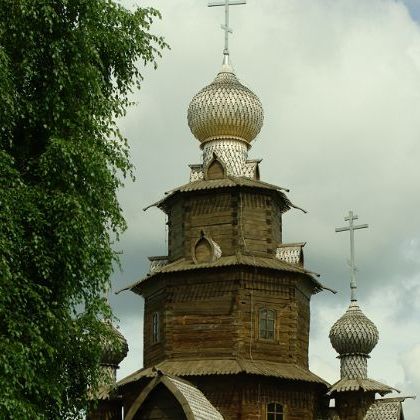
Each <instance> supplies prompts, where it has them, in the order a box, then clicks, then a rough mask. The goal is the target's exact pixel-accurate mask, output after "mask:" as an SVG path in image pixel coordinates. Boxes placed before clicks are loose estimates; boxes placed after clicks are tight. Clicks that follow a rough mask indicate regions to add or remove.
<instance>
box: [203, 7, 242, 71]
mask: <svg viewBox="0 0 420 420" xmlns="http://www.w3.org/2000/svg"><path fill="white" fill-rule="evenodd" d="M241 4H246V0H224V1H211V2H209V4H208V7H215V6H224V7H225V24H224V25H221V28H222V29H223V30H224V31H225V49H224V50H223V55H224V56H225V60H224V61H225V62H227V60H228V58H229V34H230V33H233V31H232V29H231V28H229V6H238V5H241ZM226 64H227V63H226Z"/></svg>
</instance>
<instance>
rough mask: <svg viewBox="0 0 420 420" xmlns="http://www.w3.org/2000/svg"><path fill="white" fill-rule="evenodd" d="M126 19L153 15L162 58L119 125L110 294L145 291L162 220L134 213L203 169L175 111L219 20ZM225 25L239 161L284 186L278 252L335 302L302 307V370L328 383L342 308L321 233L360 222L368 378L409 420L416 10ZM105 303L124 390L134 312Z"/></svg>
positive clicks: (331, 12) (192, 10)
mask: <svg viewBox="0 0 420 420" xmlns="http://www.w3.org/2000/svg"><path fill="white" fill-rule="evenodd" d="M123 3H124V4H125V5H126V6H127V7H133V6H134V5H135V4H136V3H135V2H134V1H131V0H126V1H124V2H123ZM140 5H141V6H153V7H156V8H158V9H159V10H160V11H161V12H162V17H163V19H162V21H160V22H156V24H154V25H153V27H152V31H154V32H155V33H158V34H161V35H164V36H165V38H166V40H167V41H168V43H169V44H170V45H171V50H170V51H165V52H164V53H163V57H162V59H160V60H159V61H158V69H157V70H153V69H152V68H146V69H144V71H143V75H144V78H145V79H144V82H143V85H142V89H141V91H140V92H135V93H134V95H133V100H134V101H135V102H136V105H135V106H133V107H132V108H131V109H130V111H129V113H128V114H127V116H126V117H125V118H124V119H122V120H121V121H119V125H120V127H121V129H122V131H123V133H124V134H125V135H126V137H127V138H128V141H129V144H130V147H131V158H132V161H133V163H134V165H135V166H136V181H135V182H131V181H127V183H126V186H125V188H124V189H123V190H122V191H120V194H119V197H120V202H121V206H122V208H123V210H124V214H125V217H126V219H127V222H128V229H127V231H126V233H125V234H124V235H123V236H122V238H121V241H120V243H119V244H118V245H117V246H116V249H117V250H118V251H121V252H122V255H121V262H122V271H119V270H116V271H115V274H114V276H113V284H114V286H113V288H114V290H118V289H121V288H123V287H125V286H126V285H128V284H131V283H133V282H134V281H136V280H138V279H140V278H142V277H144V276H145V274H146V273H147V271H148V260H147V257H148V256H153V255H166V247H167V242H166V234H167V232H166V231H165V216H164V214H163V213H161V212H160V211H159V210H158V209H156V208H151V209H149V210H148V211H147V212H143V211H142V209H143V208H144V207H146V206H147V205H149V204H151V203H153V202H155V201H157V200H159V199H160V198H161V197H162V196H163V194H164V192H165V191H168V190H170V189H172V188H175V187H177V186H179V185H182V184H184V183H186V182H188V176H189V168H188V166H187V165H188V164H190V163H200V162H201V151H200V148H199V144H198V141H197V140H195V139H194V137H193V135H192V134H191V133H190V131H189V128H188V125H187V120H186V115H187V108H188V104H189V102H190V100H191V99H192V97H193V95H194V94H195V93H196V92H198V91H199V90H200V89H201V88H202V87H204V86H205V85H207V84H208V83H210V82H211V81H212V80H213V79H214V77H215V76H216V74H217V72H218V70H219V68H220V65H221V61H222V50H223V32H222V31H221V29H220V24H221V23H222V21H223V9H222V8H207V1H206V0H183V1H177V2H174V1H172V0H149V1H143V2H141V3H140ZM230 24H231V26H232V28H233V35H232V37H231V41H230V42H231V43H230V49H231V58H232V62H233V66H234V68H235V72H236V75H237V76H238V78H239V79H240V80H241V82H242V83H244V84H245V85H246V86H248V87H249V88H251V89H252V90H253V91H254V92H255V93H256V94H257V95H258V96H259V98H260V100H261V102H262V104H263V107H264V112H265V120H264V126H263V128H262V130H261V133H260V135H259V136H258V138H257V139H256V140H255V141H254V142H253V147H252V149H251V150H250V153H249V157H250V158H263V162H262V163H261V166H260V169H261V179H262V180H263V181H266V182H269V183H273V184H276V185H280V186H283V187H287V188H289V189H290V193H289V194H288V196H289V198H290V199H291V201H292V202H293V203H295V204H296V205H298V206H300V207H303V208H304V209H306V210H307V211H308V213H307V214H304V213H302V212H300V211H299V210H291V211H289V212H287V213H286V214H285V215H284V217H283V231H284V238H283V239H284V242H307V245H306V247H305V249H304V250H305V266H306V267H307V268H308V269H310V270H312V271H315V272H318V273H320V274H321V277H320V281H321V282H322V283H323V284H325V285H326V286H328V287H331V288H333V289H336V290H337V291H338V293H337V294H336V295H334V294H332V293H330V292H328V291H325V292H322V293H319V294H317V295H315V296H314V297H313V298H312V301H311V342H310V367H311V370H312V371H313V372H315V373H317V374H318V375H320V376H322V377H323V378H325V379H326V380H328V381H330V382H331V383H333V382H335V381H336V380H337V379H338V377H339V361H338V360H337V359H336V356H337V354H336V353H335V351H334V350H333V349H332V347H331V345H330V342H329V339H328V333H329V329H330V328H331V326H332V325H333V323H334V322H335V321H336V320H337V319H338V318H339V317H340V316H341V315H342V314H343V313H344V312H345V310H346V308H347V306H348V303H349V271H348V266H347V259H348V255H349V238H348V234H345V233H335V232H334V229H335V228H336V227H341V226H344V225H345V222H344V216H345V215H346V214H347V213H348V211H349V210H353V211H354V212H355V213H356V214H357V215H358V216H359V220H358V222H359V223H367V224H369V228H368V229H363V230H359V231H356V233H355V236H356V264H357V267H358V273H357V277H358V286H359V287H358V296H359V304H360V306H361V308H362V310H363V311H364V313H365V314H366V315H367V316H368V317H369V318H370V319H371V320H372V321H374V322H375V324H376V325H377V327H378V330H379V333H380V339H379V343H378V345H377V346H376V348H375V349H374V350H373V352H372V353H371V359H369V377H371V378H374V379H376V380H379V381H382V382H384V383H386V384H388V385H391V386H394V387H396V388H398V389H400V390H401V391H402V393H401V395H413V394H417V395H418V396H419V398H418V399H417V400H416V401H413V400H407V401H406V402H405V403H404V410H405V414H406V418H407V419H415V418H420V328H419V326H420V220H419V209H420V168H419V162H420V26H419V25H420V1H419V0H406V1H405V2H403V1H395V0H369V1H367V0H259V1H256V0H248V4H247V5H245V6H236V7H232V10H231V21H230ZM111 304H112V306H113V308H114V312H115V314H116V315H117V317H118V318H119V319H120V329H121V331H122V333H123V334H124V335H125V337H126V338H127V340H128V343H129V347H130V351H129V355H128V357H127V358H126V359H125V361H123V363H122V364H121V368H120V371H119V378H122V377H124V376H126V375H127V374H129V373H131V372H133V371H135V370H137V369H139V368H141V367H142V322H143V318H142V317H143V300H142V298H141V297H139V296H137V295H135V294H133V293H131V292H123V293H120V294H118V295H113V296H112V297H111Z"/></svg>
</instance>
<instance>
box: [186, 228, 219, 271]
mask: <svg viewBox="0 0 420 420" xmlns="http://www.w3.org/2000/svg"><path fill="white" fill-rule="evenodd" d="M216 248H217V249H216ZM191 254H192V259H193V261H194V262H195V263H196V264H202V263H209V262H214V261H216V260H217V259H218V258H219V257H220V255H221V250H220V247H219V246H218V245H217V244H216V243H215V242H214V241H213V240H212V239H211V238H208V237H207V236H206V234H205V233H204V231H201V233H200V238H198V239H197V241H196V242H195V243H193V247H192V250H191Z"/></svg>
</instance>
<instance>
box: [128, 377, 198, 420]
mask: <svg viewBox="0 0 420 420" xmlns="http://www.w3.org/2000/svg"><path fill="white" fill-rule="evenodd" d="M159 384H163V385H164V386H165V387H166V388H167V389H168V390H169V392H170V393H171V394H172V395H173V396H174V397H175V398H176V400H177V401H178V402H179V404H180V406H181V408H182V411H183V412H184V414H185V417H186V418H187V420H195V416H194V413H193V412H192V410H191V407H190V403H189V402H188V400H187V399H186V398H185V396H184V395H183V394H182V393H181V392H180V391H179V389H178V388H177V387H176V386H175V385H174V384H173V383H172V382H171V381H170V380H169V379H168V378H167V377H166V376H161V375H159V376H157V377H156V378H155V379H153V381H151V382H150V383H149V385H147V386H146V388H144V389H143V391H142V392H141V393H140V395H139V396H138V397H137V398H136V399H135V400H134V403H133V404H132V405H131V407H130V409H129V410H128V413H127V415H126V416H124V420H133V418H134V416H135V415H136V414H137V411H138V410H139V409H140V408H141V406H142V405H143V403H144V402H145V401H146V399H147V397H148V396H149V395H150V394H151V393H152V392H153V390H154V389H155V388H156V387H157V386H158V385H159Z"/></svg>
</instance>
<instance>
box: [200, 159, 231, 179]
mask: <svg viewBox="0 0 420 420" xmlns="http://www.w3.org/2000/svg"><path fill="white" fill-rule="evenodd" d="M204 178H205V179H223V178H226V166H225V164H224V163H223V162H222V161H221V160H220V159H219V158H218V157H217V155H216V153H213V158H212V159H211V161H210V162H209V164H208V165H207V168H206V171H205V174H204Z"/></svg>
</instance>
